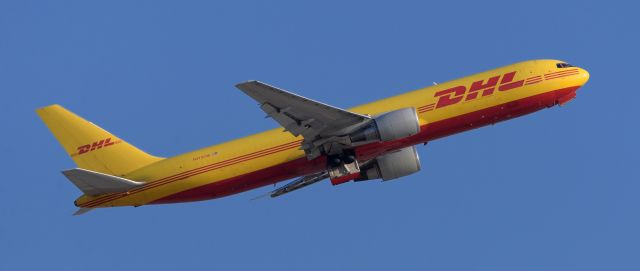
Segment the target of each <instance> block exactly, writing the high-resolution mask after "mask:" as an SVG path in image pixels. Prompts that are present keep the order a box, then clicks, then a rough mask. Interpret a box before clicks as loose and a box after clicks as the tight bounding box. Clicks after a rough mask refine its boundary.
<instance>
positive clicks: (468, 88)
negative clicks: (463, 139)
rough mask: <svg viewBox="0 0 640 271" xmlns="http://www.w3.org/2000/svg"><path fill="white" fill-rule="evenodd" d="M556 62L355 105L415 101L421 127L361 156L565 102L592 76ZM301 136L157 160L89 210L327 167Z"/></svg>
mask: <svg viewBox="0 0 640 271" xmlns="http://www.w3.org/2000/svg"><path fill="white" fill-rule="evenodd" d="M560 62H562V61H557V60H532V61H525V62H521V63H516V64H513V65H509V66H505V67H501V68H497V69H493V70H489V71H486V72H482V73H478V74H474V75H471V76H467V77H464V78H460V79H457V80H453V81H449V82H446V83H442V84H438V85H434V86H429V87H426V88H423V89H419V90H415V91H411V92H408V93H404V94H401V95H398V96H394V97H390V98H387V99H383V100H379V101H375V102H372V103H368V104H364V105H360V106H357V107H354V108H350V109H349V110H350V111H353V112H356V113H360V114H369V115H376V114H379V113H383V112H388V111H392V110H396V109H400V108H406V107H415V108H416V109H417V110H418V117H419V120H420V124H421V132H420V133H419V134H417V135H415V136H412V137H409V138H406V139H402V140H396V141H393V142H386V143H373V144H368V145H365V146H361V147H358V148H357V149H356V154H357V157H358V159H359V160H360V159H371V158H373V157H375V156H378V155H381V154H384V153H385V152H387V151H390V150H393V149H397V148H402V147H406V146H410V145H414V144H419V143H423V142H427V141H429V140H433V139H436V138H440V137H443V136H447V135H451V134H455V133H458V132H462V131H465V130H469V129H473V128H478V127H481V126H484V125H487V124H493V123H496V122H499V121H503V120H506V119H509V118H513V117H517V116H521V115H524V114H528V113H531V112H534V111H537V110H540V109H543V108H545V107H550V106H553V105H556V104H564V103H565V102H567V101H569V100H570V99H572V98H573V97H574V96H575V91H576V89H578V88H579V87H580V86H582V85H583V84H584V83H585V82H586V81H587V80H588V78H589V74H588V73H587V72H586V71H585V70H583V69H581V68H577V67H567V68H558V67H556V64H557V63H560ZM301 140H302V138H301V137H294V136H292V135H291V134H290V133H288V132H283V131H282V128H278V129H273V130H269V131H266V132H262V133H258V134H254V135H251V136H247V137H244V138H240V139H236V140H233V141H229V142H225V143H222V144H218V145H214V146H211V147H206V148H203V149H199V150H196V151H192V152H188V153H185V154H182V155H179V156H175V157H171V158H166V159H162V160H159V161H157V162H155V163H152V164H150V165H147V166H144V167H142V168H139V169H137V170H134V171H132V172H130V173H127V174H126V175H125V176H123V177H124V178H127V179H130V180H135V181H141V182H146V184H145V185H144V186H142V187H140V188H136V189H134V190H132V191H129V192H123V193H113V194H107V195H101V196H96V197H91V196H86V195H85V196H82V197H80V198H78V200H77V201H76V205H78V206H80V207H85V208H95V207H110V206H140V205H145V204H154V203H172V202H185V201H194V200H204V199H211V198H217V197H221V196H226V195H231V194H235V193H239V192H243V191H246V190H249V189H253V188H256V187H260V186H264V185H268V184H272V183H275V182H279V181H282V180H285V179H289V178H293V177H296V176H301V175H306V174H310V173H314V172H318V171H321V170H323V169H324V168H325V160H324V158H323V157H320V158H316V159H314V160H311V161H309V160H307V159H306V157H305V154H304V152H303V151H302V150H299V146H300V142H301Z"/></svg>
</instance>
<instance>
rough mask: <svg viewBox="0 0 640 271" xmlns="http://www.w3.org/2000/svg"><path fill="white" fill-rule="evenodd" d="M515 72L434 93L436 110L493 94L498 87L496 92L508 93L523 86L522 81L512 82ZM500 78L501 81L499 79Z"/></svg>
mask: <svg viewBox="0 0 640 271" xmlns="http://www.w3.org/2000/svg"><path fill="white" fill-rule="evenodd" d="M515 76H516V72H515V71H513V72H510V73H506V74H504V75H498V76H494V77H491V78H489V79H486V80H480V81H475V82H473V83H472V84H471V86H470V87H469V88H468V90H467V87H466V86H457V87H452V88H449V89H445V90H441V91H438V92H436V93H435V95H434V97H436V98H438V102H437V103H436V108H442V107H445V106H449V105H453V104H457V103H459V102H461V101H463V100H464V101H470V100H474V99H478V97H485V96H489V95H491V94H493V93H494V92H495V90H496V86H498V81H499V82H500V85H499V86H498V91H509V90H512V89H514V88H518V87H521V86H523V85H524V80H520V81H515V82H514V81H513V78H514V77H515ZM500 78H502V79H500Z"/></svg>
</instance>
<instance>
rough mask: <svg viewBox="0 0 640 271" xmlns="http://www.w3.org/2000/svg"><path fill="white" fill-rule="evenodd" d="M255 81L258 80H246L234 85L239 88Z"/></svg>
mask: <svg viewBox="0 0 640 271" xmlns="http://www.w3.org/2000/svg"><path fill="white" fill-rule="evenodd" d="M255 83H260V82H259V81H258V80H247V81H244V82H240V83H237V84H236V87H237V88H240V87H241V86H244V85H248V84H255Z"/></svg>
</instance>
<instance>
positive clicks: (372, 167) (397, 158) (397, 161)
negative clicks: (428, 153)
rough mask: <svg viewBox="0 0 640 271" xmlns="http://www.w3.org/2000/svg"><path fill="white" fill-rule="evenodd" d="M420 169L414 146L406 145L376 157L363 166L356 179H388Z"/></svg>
mask: <svg viewBox="0 0 640 271" xmlns="http://www.w3.org/2000/svg"><path fill="white" fill-rule="evenodd" d="M418 171H420V158H419V157H418V152H417V151H416V146H411V147H406V148H404V149H399V150H396V151H394V152H391V153H387V154H385V155H383V156H380V157H378V158H376V159H375V160H374V161H373V162H372V163H371V164H369V165H367V166H365V167H363V168H362V169H361V171H360V178H358V179H356V181H365V180H373V179H382V180H383V181H389V180H393V179H397V178H400V177H404V176H407V175H410V174H413V173H416V172H418Z"/></svg>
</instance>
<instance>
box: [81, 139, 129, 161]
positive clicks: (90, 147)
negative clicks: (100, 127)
mask: <svg viewBox="0 0 640 271" xmlns="http://www.w3.org/2000/svg"><path fill="white" fill-rule="evenodd" d="M120 142H121V141H120V140H112V139H111V138H110V137H109V138H105V139H102V140H100V141H95V142H93V143H91V144H86V145H83V146H80V147H78V148H77V150H78V152H77V153H75V154H74V155H72V156H75V155H81V154H85V153H88V152H90V151H95V150H98V149H101V148H103V147H104V148H106V147H109V146H111V145H114V144H118V143H120Z"/></svg>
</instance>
